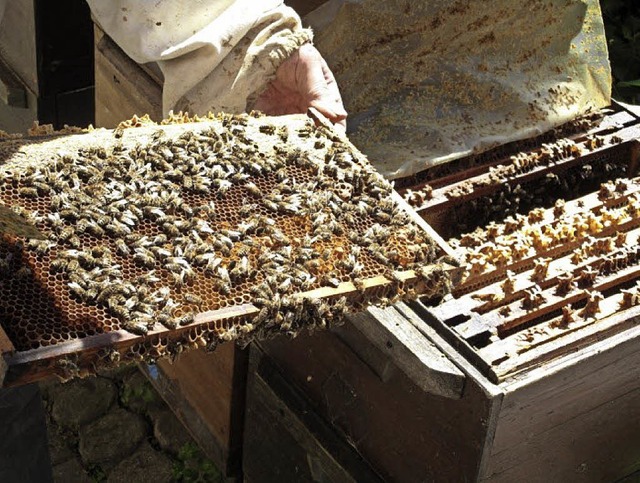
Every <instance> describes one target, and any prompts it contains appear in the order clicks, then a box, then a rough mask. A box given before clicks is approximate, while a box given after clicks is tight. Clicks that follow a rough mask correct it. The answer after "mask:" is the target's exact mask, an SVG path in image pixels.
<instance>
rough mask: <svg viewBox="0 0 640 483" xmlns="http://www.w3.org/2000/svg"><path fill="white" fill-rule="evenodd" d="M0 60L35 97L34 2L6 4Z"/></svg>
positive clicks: (14, 0)
mask: <svg viewBox="0 0 640 483" xmlns="http://www.w3.org/2000/svg"><path fill="white" fill-rule="evenodd" d="M0 56H1V57H2V58H3V59H4V61H5V62H6V63H7V64H8V65H9V66H10V68H11V70H12V71H13V72H14V73H15V75H16V76H17V77H18V79H20V81H21V84H22V85H23V86H25V87H26V88H27V89H28V90H29V91H30V92H31V93H32V94H33V95H34V96H37V95H38V59H37V53H36V21H35V2H34V1H33V0H11V1H10V2H6V7H5V9H4V16H3V18H2V28H1V29H0Z"/></svg>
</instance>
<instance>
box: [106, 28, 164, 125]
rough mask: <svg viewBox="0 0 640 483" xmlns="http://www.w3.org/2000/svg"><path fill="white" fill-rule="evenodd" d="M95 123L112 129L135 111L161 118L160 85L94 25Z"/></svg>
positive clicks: (139, 114) (140, 114)
mask: <svg viewBox="0 0 640 483" xmlns="http://www.w3.org/2000/svg"><path fill="white" fill-rule="evenodd" d="M94 32H95V96H96V125H97V126H98V127H107V128H114V127H116V126H117V125H118V124H119V123H120V122H121V121H124V120H126V119H130V118H131V117H132V116H133V115H134V114H136V115H138V116H142V115H144V114H149V116H150V117H151V119H153V120H155V121H160V120H161V119H162V118H163V113H162V87H161V86H160V85H159V84H158V82H157V79H155V78H154V76H151V75H149V73H148V72H147V71H145V69H144V68H142V67H141V66H140V65H138V64H136V63H135V62H134V61H133V60H131V59H130V58H129V57H128V56H127V55H126V54H125V53H124V52H123V51H122V50H121V49H120V48H119V47H118V46H117V45H116V44H115V43H114V42H113V41H112V40H111V39H110V38H109V37H108V36H107V35H105V34H104V32H102V30H101V29H100V27H99V26H97V25H95V27H94Z"/></svg>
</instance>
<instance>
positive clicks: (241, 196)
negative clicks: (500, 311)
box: [0, 114, 455, 384]
mask: <svg viewBox="0 0 640 483" xmlns="http://www.w3.org/2000/svg"><path fill="white" fill-rule="evenodd" d="M314 117H315V120H316V122H314V121H313V120H311V119H310V118H309V117H307V116H285V117H280V118H268V117H261V116H258V115H241V116H230V115H220V116H209V118H207V119H195V120H194V119H182V118H177V119H176V118H174V119H173V122H172V123H170V124H166V125H155V124H153V123H149V122H146V123H140V122H138V121H139V120H136V119H134V120H133V122H130V123H128V124H126V125H122V126H120V127H119V128H118V129H116V130H114V131H108V130H95V131H91V132H85V133H77V134H68V135H51V134H49V135H47V136H44V137H40V138H39V137H34V138H26V139H10V140H6V141H4V142H3V143H2V145H1V146H0V153H1V155H2V158H3V160H4V163H3V165H2V166H1V167H0V178H2V183H0V202H1V203H3V204H4V205H6V206H10V207H11V208H12V210H14V212H15V213H17V214H18V215H20V216H23V217H24V218H25V219H26V220H28V221H29V222H30V223H33V224H34V225H35V227H36V228H37V229H38V230H39V231H40V232H41V233H42V234H43V235H44V239H42V240H37V239H31V240H26V239H24V238H19V237H16V236H5V237H4V239H3V241H2V242H1V243H0V292H2V294H3V297H2V300H1V301H0V317H1V318H0V324H1V325H2V327H3V328H4V331H5V332H6V334H7V335H8V339H9V340H10V347H9V346H8V347H6V348H5V349H4V350H5V359H6V361H7V363H8V365H9V372H8V376H7V379H6V381H5V383H6V384H19V383H23V382H27V381H30V380H34V379H37V378H39V377H45V376H47V375H48V374H50V373H56V374H57V375H59V376H60V377H63V378H67V377H72V376H74V375H82V374H84V373H88V372H91V371H93V370H94V369H95V368H96V367H97V366H101V365H111V364H117V363H119V362H120V361H123V360H146V361H153V360H155V359H156V358H158V357H162V356H176V355H178V354H179V353H180V352H181V351H183V350H184V349H188V348H199V347H207V348H209V349H213V348H215V347H216V345H217V344H218V343H220V342H222V341H228V340H235V341H238V342H240V343H247V342H249V341H250V340H252V339H253V338H256V337H267V336H271V335H274V334H289V335H292V336H293V335H295V334H296V333H297V331H299V330H300V329H301V328H303V327H308V328H314V327H324V326H326V325H327V324H332V323H337V322H338V321H339V320H340V319H341V316H342V314H343V313H344V312H345V311H356V310H359V309H361V308H363V307H365V306H366V305H368V304H382V305H384V304H388V303H390V302H393V301H394V300H397V299H399V298H415V297H417V296H419V295H428V296H441V295H442V294H444V293H446V292H447V291H448V290H449V287H450V273H451V272H452V271H455V270H454V269H453V267H452V266H451V265H449V263H453V262H452V260H451V259H450V258H446V257H447V256H449V255H451V254H452V252H451V251H450V249H449V248H448V247H447V245H446V244H445V243H444V242H442V240H441V239H440V238H439V237H438V236H437V235H436V234H435V233H434V232H433V231H432V230H430V228H429V227H428V225H426V223H424V222H423V221H422V220H421V219H420V218H419V217H416V216H413V215H412V214H411V210H410V209H407V206H406V205H405V204H404V202H403V201H402V199H401V198H400V197H399V196H397V195H396V194H395V192H393V189H392V186H391V184H390V183H388V182H387V181H386V180H384V179H383V178H382V177H381V176H380V175H378V174H377V173H376V172H375V170H374V169H373V168H372V167H371V166H370V165H369V164H368V162H367V161H366V159H365V158H364V156H362V155H361V154H360V153H359V152H357V150H356V149H355V148H354V147H353V146H352V145H351V144H350V143H349V142H348V141H347V140H346V138H345V137H343V136H341V135H340V134H338V133H336V132H334V131H333V130H332V129H331V127H330V125H328V124H327V123H326V122H324V121H323V120H322V119H321V117H320V116H318V115H317V114H316V115H315V116H314ZM176 121H179V122H176ZM185 121H186V122H185ZM316 123H317V124H319V125H316Z"/></svg>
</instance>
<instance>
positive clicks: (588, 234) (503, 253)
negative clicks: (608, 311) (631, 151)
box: [452, 180, 640, 278]
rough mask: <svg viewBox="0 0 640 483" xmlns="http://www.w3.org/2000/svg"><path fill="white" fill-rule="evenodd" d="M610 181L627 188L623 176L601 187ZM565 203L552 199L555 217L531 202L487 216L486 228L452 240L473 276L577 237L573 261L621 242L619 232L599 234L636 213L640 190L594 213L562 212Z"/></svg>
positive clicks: (617, 188)
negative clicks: (499, 216) (548, 218)
mask: <svg viewBox="0 0 640 483" xmlns="http://www.w3.org/2000/svg"><path fill="white" fill-rule="evenodd" d="M611 186H613V187H614V188H613V190H612V191H611V192H612V193H613V192H616V193H619V194H620V193H623V192H624V190H625V189H626V187H627V182H626V181H624V180H618V181H617V182H616V183H610V186H608V187H607V188H606V189H607V190H610V189H611ZM564 207H565V203H564V202H563V201H562V200H558V201H557V202H556V205H555V206H554V208H553V210H552V212H553V215H554V217H555V219H554V220H553V222H549V223H542V221H543V219H544V216H545V213H546V212H547V210H544V209H543V208H535V209H533V210H531V211H530V212H529V213H528V214H527V215H521V214H517V215H515V216H509V217H507V218H506V219H505V220H504V222H503V223H495V222H491V223H489V224H488V225H487V226H486V227H485V228H478V229H476V230H475V231H473V232H471V233H467V234H464V235H463V236H462V237H461V238H460V239H459V240H453V241H452V243H454V244H457V245H459V246H462V247H466V248H467V249H468V250H467V251H466V252H465V256H466V258H467V261H468V262H469V263H470V274H471V275H472V276H476V275H480V274H482V273H484V272H485V271H488V270H490V269H492V267H493V268H495V267H504V266H507V265H509V264H512V263H515V262H518V261H521V260H523V259H526V258H529V257H531V256H535V254H537V253H544V252H546V251H548V250H551V249H553V248H554V247H558V246H561V245H564V244H569V243H572V242H576V241H580V242H581V244H580V246H579V247H578V248H576V249H575V250H574V252H573V253H572V255H571V257H572V258H571V260H572V262H573V263H574V264H578V263H581V262H582V261H583V260H584V259H586V258H588V257H589V256H592V255H603V254H606V253H608V252H610V251H611V250H612V248H613V247H620V246H622V245H624V244H625V242H626V234H625V233H624V232H620V233H616V234H615V236H613V237H602V236H601V234H602V233H603V232H604V231H612V230H615V227H617V226H619V225H621V224H623V223H625V222H628V221H630V220H632V219H635V218H637V217H638V215H640V195H638V193H633V194H631V195H630V196H629V197H627V198H626V199H625V202H624V203H623V205H622V206H618V207H612V208H606V207H602V208H601V209H600V210H599V211H598V212H597V213H595V212H593V211H589V210H587V211H580V212H577V213H574V214H571V215H566V216H563V214H564V210H565V208H564ZM596 237H599V238H596ZM547 265H548V261H547ZM534 274H535V277H536V278H539V276H544V275H545V274H546V269H545V268H544V266H543V265H540V266H539V267H538V268H536V271H535V272H534Z"/></svg>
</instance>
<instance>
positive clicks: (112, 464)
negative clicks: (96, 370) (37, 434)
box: [41, 366, 222, 483]
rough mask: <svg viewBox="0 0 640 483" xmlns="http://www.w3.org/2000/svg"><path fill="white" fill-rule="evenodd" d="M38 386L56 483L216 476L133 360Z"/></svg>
mask: <svg viewBox="0 0 640 483" xmlns="http://www.w3.org/2000/svg"><path fill="white" fill-rule="evenodd" d="M41 387H42V393H43V403H44V405H45V407H46V409H47V426H48V431H49V451H50V455H51V463H52V465H53V476H54V481H55V482H56V483H58V482H60V483H75V482H78V483H84V482H88V483H91V482H107V483H125V482H126V483H136V482H153V483H164V482H219V481H222V478H221V475H220V473H219V472H218V470H217V469H216V467H215V465H214V464H213V462H211V461H210V460H208V459H207V458H206V457H204V456H203V454H202V453H201V452H200V450H199V449H198V447H197V446H196V444H195V443H194V441H193V439H192V438H191V436H190V435H189V434H188V433H187V431H186V429H185V428H184V427H183V426H182V424H181V423H180V422H179V421H178V419H177V418H176V417H175V416H174V415H173V413H172V412H171V410H170V409H169V408H168V407H167V405H166V404H165V403H164V401H162V399H161V398H160V396H159V395H158V393H157V392H156V391H155V389H154V388H153V386H151V384H150V383H149V382H148V381H147V379H146V378H145V376H144V375H143V374H142V373H141V372H140V371H139V370H138V369H137V367H136V366H125V367H122V368H120V369H117V370H114V371H109V372H104V373H102V374H100V375H98V376H94V377H89V378H85V379H74V380H72V381H69V382H67V383H60V382H47V383H43V384H41Z"/></svg>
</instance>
